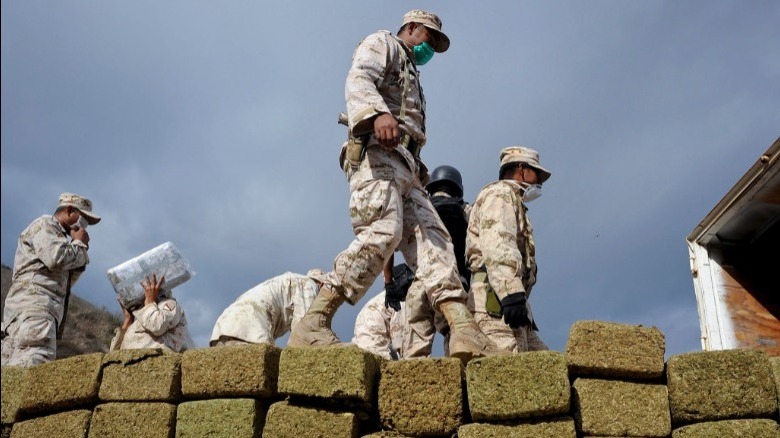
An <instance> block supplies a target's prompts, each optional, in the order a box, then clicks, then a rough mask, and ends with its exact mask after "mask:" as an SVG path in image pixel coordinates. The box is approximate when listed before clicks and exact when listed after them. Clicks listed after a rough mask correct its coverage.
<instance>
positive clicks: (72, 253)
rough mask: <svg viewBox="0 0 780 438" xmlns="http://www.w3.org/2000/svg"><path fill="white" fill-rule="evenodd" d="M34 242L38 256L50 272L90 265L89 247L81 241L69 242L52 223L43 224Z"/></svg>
mask: <svg viewBox="0 0 780 438" xmlns="http://www.w3.org/2000/svg"><path fill="white" fill-rule="evenodd" d="M32 241H33V246H34V247H35V253H36V255H37V256H38V258H39V259H40V260H41V262H43V264H44V265H46V267H47V268H49V269H50V270H54V271H65V270H70V269H77V268H82V267H84V266H85V265H86V264H87V263H89V256H88V255H87V245H85V244H84V243H83V242H81V241H80V240H74V241H73V242H68V238H67V237H65V236H64V235H63V234H62V232H61V231H60V229H59V228H57V227H55V226H54V225H52V224H50V223H45V224H42V226H41V228H40V230H38V232H35V233H34V234H33V236H32Z"/></svg>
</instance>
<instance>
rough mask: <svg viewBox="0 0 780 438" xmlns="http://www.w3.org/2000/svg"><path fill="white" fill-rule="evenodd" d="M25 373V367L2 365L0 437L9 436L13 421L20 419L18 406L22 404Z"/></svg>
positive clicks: (5, 437)
mask: <svg viewBox="0 0 780 438" xmlns="http://www.w3.org/2000/svg"><path fill="white" fill-rule="evenodd" d="M26 374H27V368H22V367H16V366H3V367H2V376H0V381H1V383H2V389H0V394H2V415H0V419H2V432H0V437H2V438H8V437H10V436H11V429H12V428H13V427H14V423H16V422H17V421H19V420H20V419H21V415H20V412H19V407H20V406H21V404H22V397H23V392H24V385H25V377H26Z"/></svg>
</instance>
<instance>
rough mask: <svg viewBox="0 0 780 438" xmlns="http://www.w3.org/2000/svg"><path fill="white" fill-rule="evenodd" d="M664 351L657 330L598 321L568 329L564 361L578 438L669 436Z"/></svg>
mask: <svg viewBox="0 0 780 438" xmlns="http://www.w3.org/2000/svg"><path fill="white" fill-rule="evenodd" d="M665 349H666V347H665V340H664V335H663V333H661V331H660V330H658V329H656V328H655V327H652V328H648V327H642V326H633V325H627V324H617V323H609V322H601V321H578V322H576V323H575V324H574V325H573V326H572V327H571V330H570V332H569V339H568V341H567V343H566V360H567V363H568V369H569V376H570V378H571V379H572V380H573V381H574V383H573V384H572V387H573V391H572V398H573V400H572V401H573V411H574V419H575V423H576V426H577V433H578V434H579V436H584V437H597V436H600V437H616V436H624V437H626V436H629V437H630V436H636V437H667V436H669V435H670V434H671V427H672V424H671V418H670V414H669V396H668V392H667V388H666V385H665V384H664V382H663V377H664V353H665Z"/></svg>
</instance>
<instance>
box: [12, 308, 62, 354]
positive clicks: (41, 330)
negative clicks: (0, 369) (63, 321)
mask: <svg viewBox="0 0 780 438" xmlns="http://www.w3.org/2000/svg"><path fill="white" fill-rule="evenodd" d="M5 332H6V334H5V337H4V338H3V341H2V347H1V348H2V355H1V356H2V360H1V361H2V365H15V366H22V367H30V366H33V365H39V364H42V363H46V362H51V361H53V360H54V359H55V357H56V354H57V324H56V322H55V320H54V317H53V316H51V315H49V314H48V313H46V314H38V313H31V314H21V315H19V316H17V317H16V319H14V320H13V321H11V322H10V323H9V324H8V326H7V327H6V328H5Z"/></svg>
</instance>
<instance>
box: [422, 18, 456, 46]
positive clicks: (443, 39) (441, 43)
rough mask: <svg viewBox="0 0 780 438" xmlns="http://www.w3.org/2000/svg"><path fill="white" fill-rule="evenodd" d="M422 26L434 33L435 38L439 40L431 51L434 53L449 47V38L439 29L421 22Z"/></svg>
mask: <svg viewBox="0 0 780 438" xmlns="http://www.w3.org/2000/svg"><path fill="white" fill-rule="evenodd" d="M421 24H422V25H423V26H425V28H426V29H428V30H429V31H431V32H433V33H435V34H436V40H437V41H438V42H439V44H436V46H435V47H434V48H433V51H434V52H436V53H444V52H446V51H447V49H449V48H450V38H449V37H448V36H447V35H446V34H445V33H444V32H442V31H440V30H439V29H436V28H433V27H431V26H428V25H426V24H425V23H421Z"/></svg>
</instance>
